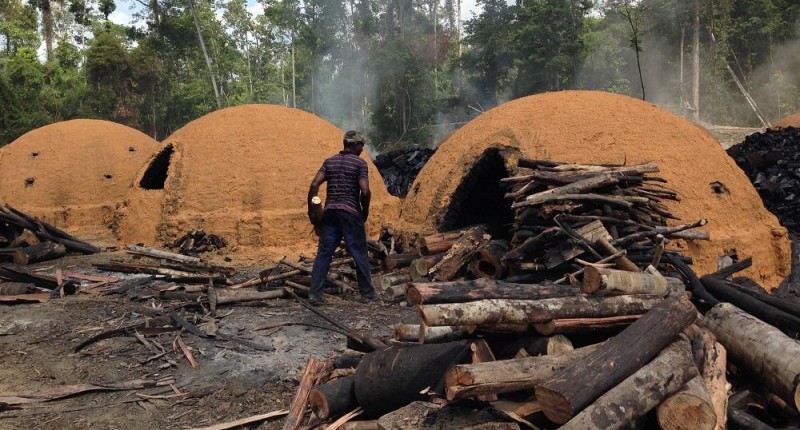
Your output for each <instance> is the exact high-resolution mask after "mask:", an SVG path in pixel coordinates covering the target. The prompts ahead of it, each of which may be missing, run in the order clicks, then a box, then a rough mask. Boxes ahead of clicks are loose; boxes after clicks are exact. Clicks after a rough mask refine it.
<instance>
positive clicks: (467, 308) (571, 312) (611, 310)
mask: <svg viewBox="0 0 800 430" xmlns="http://www.w3.org/2000/svg"><path fill="white" fill-rule="evenodd" d="M660 301H661V298H659V297H656V296H649V295H640V296H618V297H592V296H589V297H583V296H579V297H561V298H556V299H543V300H503V299H493V300H480V301H477V302H470V303H451V304H440V305H422V306H418V310H419V313H420V316H421V318H422V321H423V323H424V324H425V325H427V326H440V325H466V326H471V325H488V324H524V323H544V322H547V321H550V320H552V319H562V318H602V317H610V316H619V315H637V314H642V313H645V312H647V311H648V310H649V309H651V308H652V307H654V306H656V304H657V303H659V302H660Z"/></svg>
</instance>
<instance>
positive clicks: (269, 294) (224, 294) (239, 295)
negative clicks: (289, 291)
mask: <svg viewBox="0 0 800 430" xmlns="http://www.w3.org/2000/svg"><path fill="white" fill-rule="evenodd" d="M214 295H215V299H216V301H215V305H228V304H232V303H242V302H253V301H257V300H269V299H279V298H283V297H286V292H285V291H284V290H282V289H281V290H270V291H255V290H228V289H216V288H215V289H214ZM210 297H211V294H209V299H210Z"/></svg>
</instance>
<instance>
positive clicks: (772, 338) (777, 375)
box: [701, 303, 800, 410]
mask: <svg viewBox="0 0 800 430" xmlns="http://www.w3.org/2000/svg"><path fill="white" fill-rule="evenodd" d="M701 324H702V325H703V326H704V327H706V328H707V329H709V330H711V332H712V333H714V336H716V337H717V341H718V342H719V343H721V344H722V345H723V346H724V347H725V349H726V350H727V351H728V353H730V355H732V356H733V357H735V358H736V359H737V360H738V361H739V362H740V363H742V364H743V365H744V366H745V367H746V368H748V369H749V370H750V371H751V372H752V373H753V374H755V375H758V377H759V380H760V381H761V382H762V383H763V384H764V385H765V386H766V387H767V388H768V389H769V390H770V391H772V392H774V393H775V394H777V395H778V396H779V397H780V398H781V399H783V400H784V401H785V402H786V403H788V404H789V405H791V406H792V407H793V408H794V409H795V410H797V409H798V407H800V388H799V387H798V381H800V361H798V360H797V357H800V345H798V343H797V341H795V340H794V339H792V338H790V337H789V336H786V335H785V334H783V333H782V332H781V331H780V330H778V329H777V328H775V327H773V326H771V325H769V324H767V323H765V322H763V321H761V320H759V319H757V318H756V317H754V316H752V315H750V314H748V313H746V312H745V311H743V310H741V309H739V308H737V307H736V306H734V305H732V304H730V303H720V304H718V305H716V306H714V307H713V308H712V309H711V310H710V311H709V312H708V313H706V315H705V317H704V318H703V320H702V321H701Z"/></svg>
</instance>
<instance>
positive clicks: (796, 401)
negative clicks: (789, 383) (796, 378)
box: [794, 384, 800, 411]
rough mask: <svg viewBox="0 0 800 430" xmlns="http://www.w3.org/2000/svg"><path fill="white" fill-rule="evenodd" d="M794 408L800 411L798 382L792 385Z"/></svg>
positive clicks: (799, 387) (799, 386)
mask: <svg viewBox="0 0 800 430" xmlns="http://www.w3.org/2000/svg"><path fill="white" fill-rule="evenodd" d="M794 408H795V410H797V411H800V384H798V385H796V386H795V387H794Z"/></svg>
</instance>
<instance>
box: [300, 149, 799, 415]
mask: <svg viewBox="0 0 800 430" xmlns="http://www.w3.org/2000/svg"><path fill="white" fill-rule="evenodd" d="M523 163H530V164H528V165H529V166H531V167H533V171H532V172H530V173H526V174H525V175H523V176H519V177H516V178H510V179H508V180H506V181H505V182H506V183H508V184H511V185H512V190H511V192H510V193H509V194H510V197H513V198H514V199H515V203H514V206H515V208H516V209H517V222H516V223H515V225H514V231H513V236H512V240H511V245H507V246H502V244H495V245H494V246H493V247H494V248H496V249H495V250H494V251H492V252H490V253H487V254H489V255H491V256H492V258H487V257H479V256H480V255H481V253H480V251H481V250H484V249H485V248H487V247H489V246H490V244H492V243H493V241H492V240H491V238H490V237H489V236H488V235H487V234H486V229H485V227H483V226H476V227H472V228H468V229H463V230H460V231H457V232H448V233H440V234H437V235H428V236H424V237H422V238H421V239H420V240H419V241H417V247H416V248H415V249H413V250H412V251H413V252H408V253H405V254H403V253H401V254H389V255H387V257H386V259H385V267H386V268H387V269H391V270H392V272H391V273H388V274H384V275H383V276H381V277H379V280H380V282H379V285H380V284H383V286H384V287H387V289H386V294H387V295H389V296H402V297H403V298H404V299H405V300H406V301H407V302H408V303H409V304H411V305H414V306H416V308H417V310H418V312H419V316H420V323H419V324H398V325H396V326H395V329H394V336H393V339H392V340H391V341H389V342H388V343H389V344H390V346H389V347H386V348H382V347H379V346H377V347H376V346H374V343H372V344H371V345H373V348H371V349H374V350H375V351H374V352H371V353H368V354H366V355H365V356H364V357H363V358H361V359H360V362H359V363H357V364H350V367H349V368H350V369H351V370H349V371H346V370H344V369H342V368H341V367H342V366H339V364H338V363H339V362H340V361H341V360H340V359H337V360H332V361H331V362H329V363H323V364H320V363H312V362H310V363H309V367H307V369H306V377H305V378H304V379H303V382H302V384H301V390H300V391H298V395H297V398H296V399H295V402H294V403H293V409H292V411H290V415H289V419H287V421H286V425H287V427H285V428H297V424H298V423H300V422H302V421H303V420H302V417H303V410H304V409H305V405H306V404H307V403H309V404H310V405H311V409H312V411H314V413H315V417H316V419H317V420H326V419H328V420H329V419H333V418H336V417H340V419H339V421H337V422H338V423H340V422H343V421H348V420H351V419H353V418H354V417H357V416H360V418H359V420H361V421H357V422H354V423H352V425H351V426H349V427H346V428H353V429H356V428H364V429H366V428H374V429H383V428H394V427H391V425H392V419H391V418H390V417H392V416H393V415H394V414H397V411H395V409H405V408H412V409H413V410H418V409H419V405H418V404H412V405H411V406H404V405H408V404H409V403H411V402H415V401H420V400H426V401H428V402H432V403H428V404H427V405H429V406H430V407H431V408H441V407H442V406H441V405H443V404H444V405H446V406H444V409H447V408H451V407H457V405H458V404H459V402H462V401H465V400H471V401H481V402H485V403H483V404H484V405H486V406H487V407H489V408H491V409H493V410H494V412H495V414H494V415H493V416H495V417H496V416H498V415H497V414H499V416H505V417H508V418H509V419H508V421H516V422H517V423H521V424H522V425H524V426H527V427H533V428H542V429H554V428H565V429H587V428H604V429H617V428H661V429H665V430H666V429H686V428H692V429H722V428H726V425H729V426H730V428H747V429H752V428H759V429H762V428H763V429H767V428H777V427H783V426H791V425H797V424H799V423H800V413H798V407H800V401H798V400H797V399H800V396H798V393H800V382H798V381H800V359H798V358H797V357H800V355H797V354H798V352H800V347H798V345H797V343H796V341H795V340H794V338H795V337H797V333H798V332H799V331H800V306H797V305H796V304H794V303H791V302H788V301H786V300H777V299H775V298H773V297H772V296H770V295H769V294H766V293H765V292H763V291H759V290H758V288H757V287H756V286H754V285H753V284H754V283H752V282H748V281H747V280H746V279H744V278H733V279H731V276H732V275H733V274H735V273H736V272H738V271H740V270H743V269H745V268H747V267H748V266H749V265H750V264H751V260H750V259H744V260H742V261H739V262H735V263H734V264H733V265H731V266H728V267H725V268H722V269H720V270H719V271H717V272H715V273H713V274H710V275H706V276H703V277H702V278H699V279H698V277H697V276H696V275H695V274H694V273H693V271H692V270H691V268H690V267H689V266H688V265H687V261H690V260H689V259H687V258H686V257H684V256H682V255H680V254H677V253H669V252H667V251H665V250H664V244H665V242H666V241H667V240H669V239H670V238H680V239H690V240H691V239H707V236H706V235H705V234H703V233H695V232H693V231H689V230H690V229H691V228H694V227H698V226H701V225H703V224H704V222H702V221H700V222H697V223H694V224H689V225H683V226H679V227H667V226H666V219H668V218H674V217H672V216H671V214H670V213H669V211H668V210H667V208H666V207H664V206H663V205H662V204H661V202H660V200H661V199H664V198H669V199H675V198H676V196H675V194H674V193H673V192H671V191H669V190H668V189H666V188H664V187H663V186H652V185H653V183H656V184H660V183H662V182H663V181H661V180H659V179H657V178H652V177H648V176H647V175H646V173H654V172H657V167H656V166H652V165H643V166H630V167H625V166H574V165H570V166H566V165H560V164H555V163H552V164H551V163H547V164H544V163H541V162H531V161H530V160H526V161H523ZM533 163H535V165H534V164H533ZM528 196H530V197H528ZM630 257H633V258H630ZM426 260H430V261H426ZM476 261H482V263H478V264H475V262H476ZM491 261H494V263H492V262H491ZM426 262H432V264H430V265H428V266H427V267H424V268H423V270H417V269H415V265H416V264H419V265H421V266H425V263H426ZM493 264H497V265H498V266H497V267H499V268H495V267H494V266H493ZM574 265H579V266H580V267H579V268H578V267H573V266H574ZM472 266H482V267H483V270H477V271H475V270H473V269H471V267H472ZM509 273H510V274H509ZM412 275H413V278H414V281H412V282H408V279H412ZM503 276H505V280H502V279H498V278H502V277H503ZM469 278H477V279H469ZM509 279H512V280H516V282H509ZM532 280H536V282H533V281H532ZM383 281H385V282H383ZM523 282H524V283H523ZM401 290H402V292H400V291H401ZM703 314H704V315H703ZM757 318H758V319H757ZM344 358H345V357H341V359H344ZM312 361H313V360H312ZM420 375H424V376H420ZM474 405H475V404H473V406H474ZM393 411H394V412H393ZM766 411H769V412H766ZM493 421H497V419H496V418H494V419H492V418H489V419H488V421H485V422H483V424H486V423H489V422H492V424H491V426H494V427H491V428H519V427H518V426H517V424H516V423H513V422H511V423H510V422H505V423H496V422H493ZM311 422H312V424H313V423H318V422H319V421H314V420H312V421H311ZM480 424H481V423H478V422H476V423H475V425H476V426H478V427H476V428H483V427H480ZM486 425H488V424H486Z"/></svg>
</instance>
